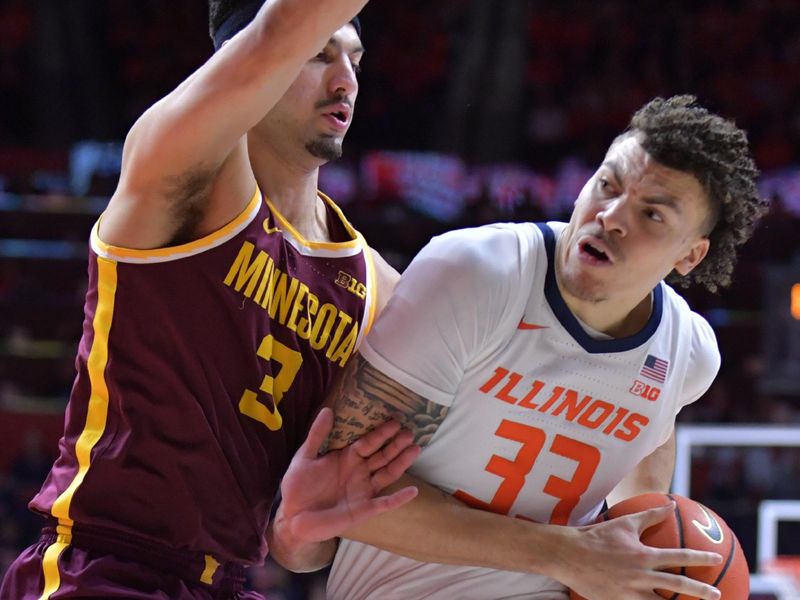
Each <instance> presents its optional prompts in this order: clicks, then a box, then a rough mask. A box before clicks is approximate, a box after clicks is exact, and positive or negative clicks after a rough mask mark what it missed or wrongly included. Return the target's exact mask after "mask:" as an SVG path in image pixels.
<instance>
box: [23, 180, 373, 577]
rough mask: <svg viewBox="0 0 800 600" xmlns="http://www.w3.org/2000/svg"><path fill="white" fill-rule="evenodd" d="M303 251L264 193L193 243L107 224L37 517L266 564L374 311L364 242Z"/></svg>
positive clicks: (333, 211) (353, 235) (94, 257)
mask: <svg viewBox="0 0 800 600" xmlns="http://www.w3.org/2000/svg"><path fill="white" fill-rule="evenodd" d="M324 200H325V202H326V204H327V207H328V215H329V217H330V218H331V219H334V220H335V223H336V224H337V225H339V227H340V229H342V230H343V231H346V232H347V237H348V238H349V241H345V242H341V243H314V242H309V241H306V240H305V239H304V238H303V237H302V236H301V235H300V234H299V233H297V231H296V230H294V228H292V226H291V225H290V224H289V223H288V222H286V220H285V219H283V217H282V216H281V215H280V214H279V213H278V212H277V211H276V210H275V208H274V207H273V206H272V205H271V204H270V203H269V201H267V200H266V199H263V198H262V196H261V194H260V193H259V192H257V193H256V194H255V195H254V196H253V198H252V200H251V201H250V203H249V204H248V206H247V208H246V209H245V211H244V212H243V213H242V214H241V215H240V216H239V217H237V218H236V219H235V220H234V221H233V222H231V223H229V224H228V225H226V226H225V227H223V228H222V229H220V230H219V231H217V232H215V233H213V234H211V235H209V236H206V237H204V238H203V239H200V240H198V241H195V242H192V243H190V244H186V245H182V246H177V247H172V248H165V249H158V250H149V251H141V250H129V249H124V248H118V247H113V246H109V245H107V244H105V243H103V242H102V241H101V240H100V239H99V237H98V233H97V231H98V226H97V225H95V227H94V229H93V231H92V237H91V249H90V253H89V291H88V293H87V296H86V305H85V320H84V325H83V337H82V339H81V342H80V346H79V349H78V356H77V361H76V366H77V371H78V374H77V378H76V381H75V384H74V387H73V389H72V395H71V397H70V401H69V405H68V407H67V412H66V424H65V431H64V437H63V438H62V439H61V441H60V444H59V446H60V456H59V457H58V459H57V460H56V462H55V464H54V466H53V468H52V470H51V471H50V474H49V476H48V478H47V480H46V481H45V483H44V485H43V487H42V489H41V491H40V492H39V494H38V495H37V496H36V497H35V498H34V499H33V500H32V501H31V504H30V507H31V508H32V509H33V510H35V511H37V512H40V513H43V514H45V515H48V516H51V517H53V518H55V519H57V520H58V522H59V532H60V533H62V534H65V537H64V538H62V539H66V540H67V541H68V540H69V539H70V538H69V534H70V532H71V531H72V528H73V527H74V528H75V531H79V530H80V528H81V527H85V528H87V529H89V528H101V529H104V528H109V529H112V530H114V531H116V532H121V533H123V534H127V535H131V536H138V537H140V538H144V539H146V540H151V541H153V542H158V543H161V544H166V545H168V546H170V547H173V548H176V549H186V550H191V551H197V552H203V553H206V554H208V555H210V556H211V557H213V558H214V559H215V560H218V561H237V562H243V563H258V562H261V561H262V560H263V559H264V557H265V555H266V552H267V548H266V542H265V530H266V525H267V521H268V518H269V512H270V506H271V504H272V501H273V497H274V496H275V493H276V490H277V487H278V484H279V482H280V479H281V477H282V476H283V474H284V472H285V470H286V468H287V466H288V464H289V461H290V459H291V458H292V455H293V454H294V452H295V450H296V449H297V448H298V447H299V446H300V444H302V442H303V440H304V439H305V435H306V432H307V430H308V427H309V426H310V423H311V421H312V419H313V417H314V416H315V415H316V412H317V410H318V408H319V407H320V404H321V403H322V401H323V400H324V398H325V394H326V391H327V390H328V389H329V388H330V386H331V382H332V381H333V380H334V378H335V377H336V376H337V374H339V373H340V372H341V370H342V367H343V366H344V365H345V363H346V362H347V360H348V359H349V358H350V357H351V356H352V354H353V352H354V350H355V348H356V347H357V346H358V344H359V342H360V341H361V339H362V338H363V337H364V335H365V333H366V330H367V329H368V328H369V326H370V324H371V321H372V317H373V315H374V306H375V293H376V292H375V273H374V266H373V263H372V260H371V257H370V251H369V249H368V248H367V246H366V243H365V242H364V240H363V238H362V237H361V235H360V234H358V233H357V232H356V231H355V230H354V229H353V228H352V227H351V226H350V225H349V224H348V223H347V221H346V220H345V219H344V216H343V215H342V214H341V212H340V211H339V209H338V208H337V207H335V205H334V204H333V203H332V202H331V201H330V200H329V199H327V198H325V199H324Z"/></svg>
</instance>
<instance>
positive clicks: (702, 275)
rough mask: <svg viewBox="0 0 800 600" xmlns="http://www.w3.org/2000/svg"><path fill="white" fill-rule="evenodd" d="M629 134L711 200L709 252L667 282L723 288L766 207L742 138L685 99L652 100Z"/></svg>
mask: <svg viewBox="0 0 800 600" xmlns="http://www.w3.org/2000/svg"><path fill="white" fill-rule="evenodd" d="M629 131H631V132H633V133H637V132H641V133H642V134H644V135H643V136H642V138H641V144H642V147H643V148H644V149H645V150H646V151H647V153H648V154H650V156H652V157H653V158H654V159H655V160H656V161H658V162H659V163H661V164H662V165H664V166H666V167H670V168H673V169H678V170H680V171H684V172H687V173H691V174H692V175H694V176H695V177H696V178H697V179H698V180H699V181H700V183H701V185H702V186H703V188H704V189H705V191H706V194H707V196H708V198H709V201H710V213H711V214H710V216H709V220H708V225H707V231H708V232H709V233H708V238H709V241H710V247H709V250H708V254H707V255H706V257H705V259H704V260H703V261H702V262H701V263H700V264H699V265H697V267H695V269H694V270H692V272H691V273H689V274H688V275H686V276H681V275H680V274H678V273H677V272H674V271H673V272H672V273H671V274H670V275H669V277H667V282H668V283H670V284H678V285H680V286H682V287H688V286H689V285H690V284H692V283H700V284H702V285H704V286H705V287H706V288H707V289H708V290H710V291H712V292H716V291H717V290H718V289H719V288H720V287H727V286H728V285H730V282H731V275H732V274H733V267H734V265H735V264H736V251H737V248H738V246H741V245H742V244H744V243H745V242H746V241H747V240H748V239H749V238H750V236H751V235H752V233H753V229H754V228H755V225H756V222H757V221H758V219H759V217H760V216H761V215H762V214H763V213H764V211H765V208H766V204H765V202H764V201H763V200H762V199H761V197H760V196H759V195H758V188H757V187H756V178H757V177H758V169H757V168H756V165H755V162H754V161H753V157H752V156H751V154H750V149H749V147H748V143H747V134H746V133H745V132H744V131H743V130H742V129H739V128H738V127H737V126H736V124H735V123H733V121H729V120H727V119H724V118H722V117H720V116H719V115H716V114H713V113H710V112H709V111H708V110H706V109H705V108H703V107H702V106H699V105H698V104H697V99H696V98H695V97H694V96H689V95H682V96H673V97H671V98H668V99H666V100H665V99H664V98H655V99H653V100H651V101H650V102H649V103H647V104H646V105H645V106H643V107H642V108H641V109H639V111H638V112H637V113H636V114H635V115H634V116H633V118H632V119H631V123H630V128H629Z"/></svg>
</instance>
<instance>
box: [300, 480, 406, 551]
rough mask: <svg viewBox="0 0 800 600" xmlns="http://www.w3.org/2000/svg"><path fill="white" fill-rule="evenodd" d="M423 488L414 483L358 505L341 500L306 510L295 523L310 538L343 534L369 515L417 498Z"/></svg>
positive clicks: (305, 536) (304, 537)
mask: <svg viewBox="0 0 800 600" xmlns="http://www.w3.org/2000/svg"><path fill="white" fill-rule="evenodd" d="M418 493H419V491H418V490H417V488H415V487H413V486H411V487H406V488H403V489H401V490H398V491H397V492H395V493H393V494H390V495H389V496H378V497H377V498H370V499H365V500H362V501H360V502H356V503H355V504H354V505H352V506H351V505H347V504H345V503H339V504H337V505H336V506H334V507H333V508H329V509H326V510H318V511H306V512H305V513H302V514H299V515H298V516H297V517H295V527H296V528H297V530H298V531H301V532H303V534H302V538H303V540H304V541H306V542H321V541H324V540H328V539H331V538H334V537H338V536H340V535H342V534H343V533H344V532H345V531H347V530H348V529H350V528H352V527H355V526H356V525H358V524H359V523H361V522H363V521H366V520H367V519H369V518H371V517H374V516H375V515H379V514H381V513H385V512H387V511H390V510H394V509H395V508H398V507H400V506H402V505H403V504H406V503H407V502H410V501H411V500H413V499H414V498H415V497H416V496H417V494H418Z"/></svg>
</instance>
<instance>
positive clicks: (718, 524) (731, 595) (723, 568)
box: [570, 494, 750, 600]
mask: <svg viewBox="0 0 800 600" xmlns="http://www.w3.org/2000/svg"><path fill="white" fill-rule="evenodd" d="M670 500H674V501H675V503H676V506H675V512H674V513H673V515H672V517H671V518H668V519H665V520H664V521H662V522H661V523H659V524H658V525H655V526H653V527H650V528H649V529H646V530H645V531H644V533H643V534H642V542H643V543H645V544H647V545H648V546H653V547H655V548H692V549H694V550H704V551H710V552H716V553H718V554H721V555H722V563H721V564H719V565H716V566H713V567H687V568H684V569H669V570H670V572H672V573H678V572H681V573H682V574H683V575H686V576H687V577H691V578H692V579H697V580H699V581H703V582H705V583H710V584H711V585H713V586H714V587H716V588H718V589H719V591H720V592H721V593H722V600H747V599H748V598H749V597H750V570H749V568H748V566H747V560H746V559H745V557H744V553H743V552H742V547H741V545H740V544H739V540H737V539H736V535H734V533H733V531H731V529H730V527H728V525H727V524H726V523H725V521H723V520H722V519H721V518H720V517H719V516H718V515H717V514H716V513H715V512H714V511H712V510H711V509H710V508H707V507H705V506H703V505H702V504H700V503H699V502H695V501H694V500H690V499H689V498H686V497H684V496H678V495H676V494H642V495H641V496H634V497H633V498H628V499H627V500H623V501H622V502H620V503H619V504H615V505H614V506H612V507H611V508H609V509H608V510H607V511H606V512H605V513H603V514H601V515H600V516H599V517H598V519H597V520H598V522H599V521H607V520H608V519H614V518H616V517H620V516H622V515H627V514H631V513H637V512H641V511H643V510H647V509H650V508H656V507H659V506H664V505H666V504H668V503H669V501H670ZM655 591H656V592H657V593H658V594H659V595H660V596H662V597H664V598H671V599H672V600H696V597H695V596H687V595H685V594H680V595H674V594H673V593H671V592H666V591H663V590H655ZM570 598H571V599H572V600H586V599H584V598H583V597H582V596H579V595H578V594H576V593H574V592H572V593H571V594H570ZM590 600H591V599H590Z"/></svg>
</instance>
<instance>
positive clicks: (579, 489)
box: [454, 419, 600, 525]
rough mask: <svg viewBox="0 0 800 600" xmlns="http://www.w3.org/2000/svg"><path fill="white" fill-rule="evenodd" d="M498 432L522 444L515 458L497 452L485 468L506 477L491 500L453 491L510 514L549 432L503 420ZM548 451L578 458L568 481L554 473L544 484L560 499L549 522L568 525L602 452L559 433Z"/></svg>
mask: <svg viewBox="0 0 800 600" xmlns="http://www.w3.org/2000/svg"><path fill="white" fill-rule="evenodd" d="M495 435H497V436H498V437H501V438H505V439H507V440H513V441H515V442H519V443H520V444H522V447H521V448H520V449H519V452H517V456H516V457H515V458H514V460H509V459H507V458H504V457H502V456H497V455H496V454H495V455H493V456H492V458H491V459H489V463H488V464H487V465H486V470H487V471H488V472H489V473H492V474H493V475H497V476H498V477H502V478H503V482H502V483H501V484H500V487H499V488H498V489H497V492H495V495H494V498H492V501H491V502H484V501H483V500H480V499H479V498H476V497H475V496H472V495H471V494H468V493H467V492H465V491H463V490H458V491H456V493H455V494H454V496H455V497H456V498H458V499H459V500H461V501H462V502H464V503H466V504H469V505H470V506H473V507H475V508H480V509H482V510H488V511H491V512H495V513H500V514H502V515H507V514H508V513H509V511H510V510H511V507H512V506H513V505H514V502H515V501H516V499H517V496H519V493H520V491H521V490H522V487H523V486H524V485H525V477H526V476H527V475H528V473H530V472H531V469H533V466H534V464H535V463H536V459H537V458H538V457H539V454H540V453H541V451H542V448H543V447H544V443H545V441H546V439H547V435H546V434H545V432H544V431H542V430H541V429H539V428H538V427H531V426H530V425H525V424H523V423H517V422H515V421H509V420H507V419H504V420H503V421H502V422H501V423H500V426H499V427H498V428H497V431H496V432H495ZM549 451H550V452H552V453H553V454H557V455H559V456H563V457H564V458H568V459H570V460H573V461H575V462H576V463H578V464H577V466H576V467H575V472H574V474H573V475H572V479H570V480H569V481H567V480H565V479H561V478H560V477H556V476H555V475H551V476H550V477H549V478H548V479H547V483H545V486H544V493H545V494H547V495H549V496H553V497H554V498H558V499H559V502H558V503H557V504H556V506H555V508H554V509H553V513H552V515H551V516H550V523H553V524H556V525H566V524H567V523H568V522H569V516H570V514H571V513H572V511H573V509H574V508H575V506H577V504H578V501H579V500H580V497H581V494H583V493H584V492H585V491H586V490H587V489H588V488H589V484H590V483H591V482H592V477H594V473H595V471H596V470H597V465H599V464H600V451H599V450H598V449H597V448H595V447H594V446H589V445H588V444H584V443H583V442H579V441H578V440H573V439H572V438H568V437H566V436H563V435H561V434H557V435H556V436H555V439H553V443H552V444H551V445H550V448H549Z"/></svg>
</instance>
